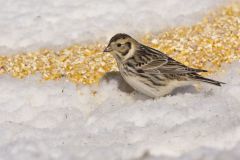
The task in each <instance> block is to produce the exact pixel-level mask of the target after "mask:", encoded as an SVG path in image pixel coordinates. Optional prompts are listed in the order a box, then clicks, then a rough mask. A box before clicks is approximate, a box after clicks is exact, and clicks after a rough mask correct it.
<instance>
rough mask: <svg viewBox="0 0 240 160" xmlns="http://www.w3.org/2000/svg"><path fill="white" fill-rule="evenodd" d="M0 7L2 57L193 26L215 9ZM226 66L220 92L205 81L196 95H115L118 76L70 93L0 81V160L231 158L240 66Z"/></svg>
mask: <svg viewBox="0 0 240 160" xmlns="http://www.w3.org/2000/svg"><path fill="white" fill-rule="evenodd" d="M0 1H1V6H0V8H1V9H0V13H1V14H0V34H1V36H0V45H1V47H0V50H1V53H4V52H6V53H7V51H9V50H12V51H17V50H23V49H35V48H38V47H41V46H46V45H47V46H50V47H56V46H57V45H60V46H59V47H62V46H66V45H68V44H70V43H72V42H86V43H87V42H89V41H93V40H96V39H101V38H102V39H104V40H106V38H107V37H110V36H111V35H112V34H113V33H115V32H119V31H122V32H124V31H127V32H128V33H133V34H136V35H137V34H138V33H139V32H142V31H144V32H145V31H149V30H153V31H159V30H160V29H164V28H166V27H169V26H175V25H180V24H189V23H193V22H195V21H196V20H198V19H199V18H200V17H201V15H203V14H204V13H205V11H206V10H209V9H210V8H214V7H216V6H217V5H220V4H222V3H223V1H221V0H211V1H209V0H169V1H151V2H150V1H147V0H139V1H137V0H134V1H130V0H129V1H126V0H125V1H111V0H105V1H97V0H94V1H87V0H81V1H80V0H72V1H63V0H58V1H53V0H52V1H47V0H24V1H14V0H9V1H3V0H0ZM139 15H141V16H139ZM129 26H131V27H129ZM139 26H140V27H139ZM225 68H226V71H227V72H226V73H219V74H218V75H214V76H213V77H212V78H215V79H218V80H221V81H224V82H226V83H227V84H226V85H224V86H223V87H214V86H209V85H206V84H203V85H202V88H201V89H200V90H199V91H198V92H193V93H192V91H191V92H189V91H186V90H181V91H180V92H178V93H176V94H174V95H172V96H167V97H163V98H159V99H156V100H152V99H147V98H146V97H144V96H142V95H139V94H137V93H131V94H130V93H127V92H123V91H121V90H120V89H119V87H118V85H119V83H120V82H121V81H120V80H116V79H110V81H109V82H108V81H106V80H103V81H102V82H101V84H100V85H99V86H75V85H74V84H72V83H69V82H66V81H65V80H61V81H48V82H42V81H40V80H39V79H40V78H39V76H34V77H29V78H26V79H24V80H17V79H13V78H11V77H9V76H7V75H4V76H1V77H0V90H1V94H0V135H1V136H0V159H1V160H28V159H29V160H30V159H31V160H54V159H57V160H75V159H76V160H77V159H84V160H91V159H102V160H105V159H124V160H131V159H132V160H133V159H136V160H138V159H139V160H140V159H142V160H143V159H146V160H155V159H164V160H192V159H197V160H200V159H201V160H238V159H239V157H240V152H239V150H240V99H239V95H240V81H239V79H240V75H239V74H240V72H239V68H240V63H238V62H236V63H234V64H232V65H228V66H225ZM95 92H96V93H95ZM144 153H148V154H144Z"/></svg>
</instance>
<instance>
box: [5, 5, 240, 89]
mask: <svg viewBox="0 0 240 160" xmlns="http://www.w3.org/2000/svg"><path fill="white" fill-rule="evenodd" d="M141 42H142V43H144V44H146V45H149V46H151V47H153V48H155V49H158V50H161V51H163V52H164V53H166V54H168V55H169V56H171V57H173V58H174V59H176V60H178V61H180V62H182V63H184V64H185V65H187V66H191V67H194V68H199V69H207V70H209V71H210V72H209V73H214V72H216V71H219V69H220V67H221V65H222V64H224V63H231V62H233V61H236V60H239V59H240V3H234V4H231V5H229V6H227V7H222V8H220V9H218V10H216V11H214V12H212V13H210V14H209V15H208V16H206V17H205V18H204V19H203V20H202V21H201V22H199V23H198V24H196V25H193V26H187V27H177V28H173V29H170V30H169V31H167V32H164V33H160V34H155V35H153V34H150V33H148V34H146V35H144V36H143V37H142V38H141ZM105 45H106V44H91V45H80V44H78V45H72V46H70V47H67V48H65V49H62V50H59V51H54V50H51V49H42V50H39V51H35V52H28V53H19V54H17V55H12V56H0V74H10V75H12V76H13V77H16V78H24V77H26V76H28V75H32V74H35V73H41V75H42V78H43V79H44V80H58V79H60V78H63V77H64V78H66V79H68V80H70V81H71V82H74V83H82V84H92V83H96V82H98V81H99V79H100V78H101V77H102V76H103V75H104V74H105V73H106V72H109V71H117V66H116V62H115V60H114V59H113V57H112V56H111V55H110V54H108V53H103V52H102V51H103V49H104V47H105Z"/></svg>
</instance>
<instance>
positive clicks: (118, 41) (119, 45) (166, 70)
mask: <svg viewBox="0 0 240 160" xmlns="http://www.w3.org/2000/svg"><path fill="white" fill-rule="evenodd" d="M104 52H110V53H111V54H112V55H113V56H114V58H115V59H116V61H117V65H118V68H119V71H120V73H121V75H122V76H123V78H124V80H125V81H126V82H127V83H128V84H129V85H130V86H132V87H133V88H134V89H135V90H137V91H139V92H141V93H143V94H145V95H147V96H150V97H154V98H156V97H161V96H164V95H167V94H169V93H171V92H172V90H174V89H175V88H177V87H181V86H184V85H189V84H191V82H194V81H201V82H206V83H210V84H213V85H217V86H221V84H223V83H222V82H219V81H215V80H212V79H208V78H204V77H202V76H201V75H199V74H198V72H207V71H206V70H201V69H194V68H190V67H187V66H185V65H184V64H182V63H180V62H178V61H176V60H174V59H172V58H170V57H168V56H167V55H166V54H164V53H162V52H160V51H158V50H155V49H153V48H150V47H148V46H145V45H143V44H141V43H139V42H137V41H136V40H135V39H133V38H132V37H130V36H129V35H127V34H123V33H119V34H116V35H115V36H113V37H112V38H111V40H110V42H109V44H108V46H107V47H106V48H105V50H104Z"/></svg>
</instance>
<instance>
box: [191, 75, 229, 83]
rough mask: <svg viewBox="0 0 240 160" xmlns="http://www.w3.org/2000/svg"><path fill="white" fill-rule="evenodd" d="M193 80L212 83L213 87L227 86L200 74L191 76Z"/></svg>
mask: <svg viewBox="0 0 240 160" xmlns="http://www.w3.org/2000/svg"><path fill="white" fill-rule="evenodd" d="M191 79H193V80H196V81H200V82H205V83H210V84H213V85H216V86H222V84H226V83H224V82H220V81H216V80H213V79H209V78H205V77H202V76H200V75H198V74H194V75H191Z"/></svg>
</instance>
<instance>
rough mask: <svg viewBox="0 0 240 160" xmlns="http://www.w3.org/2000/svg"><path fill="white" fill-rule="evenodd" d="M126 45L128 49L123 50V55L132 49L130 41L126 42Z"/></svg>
mask: <svg viewBox="0 0 240 160" xmlns="http://www.w3.org/2000/svg"><path fill="white" fill-rule="evenodd" d="M125 46H126V49H125V51H124V52H122V55H123V56H126V55H127V54H128V52H129V50H130V49H131V43H130V42H127V43H125Z"/></svg>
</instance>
